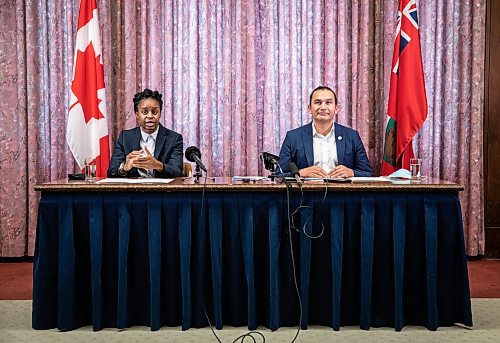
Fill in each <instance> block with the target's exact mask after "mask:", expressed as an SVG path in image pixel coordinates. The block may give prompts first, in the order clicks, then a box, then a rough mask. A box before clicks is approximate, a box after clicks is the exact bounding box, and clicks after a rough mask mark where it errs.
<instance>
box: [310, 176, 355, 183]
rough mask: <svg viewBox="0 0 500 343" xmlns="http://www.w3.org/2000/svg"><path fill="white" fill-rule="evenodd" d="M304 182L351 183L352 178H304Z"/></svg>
mask: <svg viewBox="0 0 500 343" xmlns="http://www.w3.org/2000/svg"><path fill="white" fill-rule="evenodd" d="M303 180H304V181H323V182H351V179H350V178H345V177H304V178H303Z"/></svg>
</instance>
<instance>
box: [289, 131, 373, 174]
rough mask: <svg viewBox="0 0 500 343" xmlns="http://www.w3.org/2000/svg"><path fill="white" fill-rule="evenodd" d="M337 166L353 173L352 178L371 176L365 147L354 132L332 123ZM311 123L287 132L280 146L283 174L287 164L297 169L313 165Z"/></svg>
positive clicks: (356, 132)
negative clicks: (291, 164) (294, 165)
mask: <svg viewBox="0 0 500 343" xmlns="http://www.w3.org/2000/svg"><path fill="white" fill-rule="evenodd" d="M334 125H335V140H336V143H337V159H338V164H342V165H344V166H346V167H347V168H350V169H352V170H353V171H354V176H372V168H371V166H370V162H369V161H368V156H366V151H365V147H364V146H363V142H362V141H361V138H360V137H359V133H358V131H356V130H353V129H350V128H348V127H345V126H343V125H340V124H337V123H334ZM312 135H313V130H312V122H311V123H309V124H307V125H304V126H301V127H298V128H296V129H294V130H291V131H288V132H287V134H286V137H285V140H284V141H283V144H282V145H281V151H280V160H279V164H280V166H281V168H282V169H283V172H285V173H289V172H290V169H289V168H288V163H289V162H293V163H295V164H296V165H297V167H298V168H299V169H302V168H306V167H310V166H312V165H313V164H314V153H313V136H312Z"/></svg>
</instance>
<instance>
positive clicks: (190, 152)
mask: <svg viewBox="0 0 500 343" xmlns="http://www.w3.org/2000/svg"><path fill="white" fill-rule="evenodd" d="M184 156H186V160H188V161H189V162H196V161H195V160H194V156H198V158H201V152H200V149H198V148H197V147H195V146H190V147H189V148H187V149H186V152H185V153H184Z"/></svg>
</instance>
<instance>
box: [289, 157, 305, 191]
mask: <svg viewBox="0 0 500 343" xmlns="http://www.w3.org/2000/svg"><path fill="white" fill-rule="evenodd" d="M288 169H290V173H291V174H292V176H293V177H294V178H295V180H297V185H298V186H299V187H302V181H300V173H299V168H297V165H296V164H295V163H293V162H290V163H288Z"/></svg>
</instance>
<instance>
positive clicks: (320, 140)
mask: <svg viewBox="0 0 500 343" xmlns="http://www.w3.org/2000/svg"><path fill="white" fill-rule="evenodd" d="M312 129H313V154H314V165H315V166H320V167H321V168H323V170H324V171H325V172H327V173H329V172H330V171H331V170H332V169H333V168H335V166H337V164H338V160H337V141H336V140H335V125H332V129H331V130H330V132H328V133H327V134H326V135H322V134H320V133H318V132H317V131H316V128H315V127H314V123H313V124H312Z"/></svg>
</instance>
